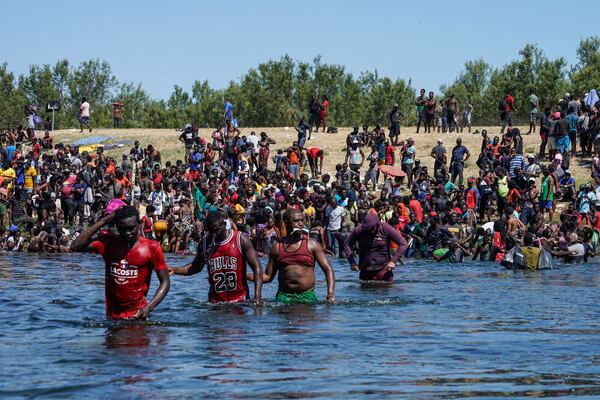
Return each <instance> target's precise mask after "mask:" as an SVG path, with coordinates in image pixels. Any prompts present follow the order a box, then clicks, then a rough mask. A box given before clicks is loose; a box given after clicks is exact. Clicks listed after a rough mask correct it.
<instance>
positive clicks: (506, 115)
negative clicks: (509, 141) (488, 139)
mask: <svg viewBox="0 0 600 400" xmlns="http://www.w3.org/2000/svg"><path fill="white" fill-rule="evenodd" d="M498 108H499V110H500V119H501V120H502V129H500V133H501V134H503V133H504V130H505V129H506V127H507V126H508V127H512V113H513V112H515V111H517V110H516V108H515V98H514V97H513V96H512V91H510V90H509V91H507V92H506V95H505V96H504V97H503V98H502V99H501V100H500V105H499V106H498Z"/></svg>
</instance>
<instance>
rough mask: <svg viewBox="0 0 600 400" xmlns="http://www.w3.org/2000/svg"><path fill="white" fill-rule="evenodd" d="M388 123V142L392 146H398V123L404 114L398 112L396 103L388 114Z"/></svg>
mask: <svg viewBox="0 0 600 400" xmlns="http://www.w3.org/2000/svg"><path fill="white" fill-rule="evenodd" d="M388 118H389V121H390V141H391V142H392V145H393V146H398V137H399V136H400V122H401V121H402V120H403V119H404V114H402V113H401V112H400V107H399V106H398V103H396V104H394V107H393V108H392V111H390V114H389V117H388Z"/></svg>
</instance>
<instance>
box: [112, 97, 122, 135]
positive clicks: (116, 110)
mask: <svg viewBox="0 0 600 400" xmlns="http://www.w3.org/2000/svg"><path fill="white" fill-rule="evenodd" d="M112 105H113V128H114V129H119V128H120V127H121V113H122V112H123V103H113V104H112Z"/></svg>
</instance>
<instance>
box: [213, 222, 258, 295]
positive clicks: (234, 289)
mask: <svg viewBox="0 0 600 400" xmlns="http://www.w3.org/2000/svg"><path fill="white" fill-rule="evenodd" d="M240 235H241V233H240V232H238V231H233V230H230V231H229V232H228V233H227V239H225V241H223V242H222V243H217V248H216V249H215V251H213V252H212V254H210V255H209V256H208V262H207V267H208V283H209V284H210V291H209V294H208V300H209V301H210V302H211V303H220V302H242V301H246V300H247V299H248V281H247V280H246V260H245V258H244V256H243V254H242V245H241V243H240Z"/></svg>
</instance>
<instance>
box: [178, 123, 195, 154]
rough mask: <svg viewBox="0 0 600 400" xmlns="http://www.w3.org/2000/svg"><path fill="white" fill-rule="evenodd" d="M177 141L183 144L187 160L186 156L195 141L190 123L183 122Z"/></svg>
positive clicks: (190, 151)
mask: <svg viewBox="0 0 600 400" xmlns="http://www.w3.org/2000/svg"><path fill="white" fill-rule="evenodd" d="M179 141H180V142H181V143H183V145H184V146H185V160H186V161H187V160H188V157H189V156H190V154H191V153H192V148H193V147H194V142H195V141H196V135H195V133H194V129H193V128H192V125H190V124H185V127H184V128H183V131H182V132H181V135H179Z"/></svg>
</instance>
